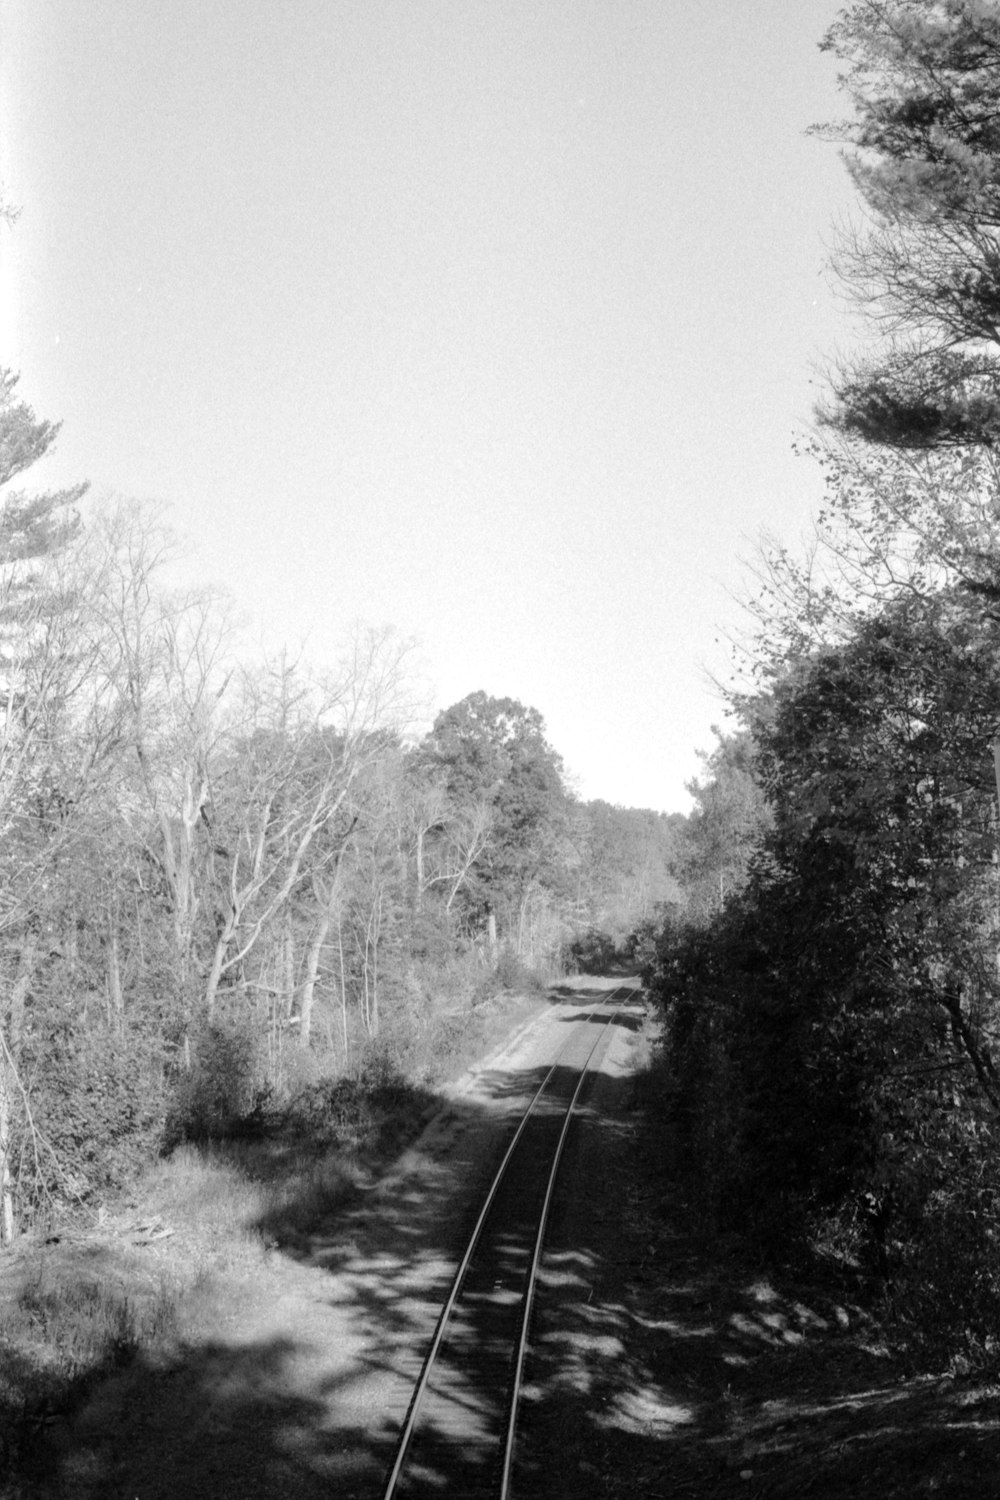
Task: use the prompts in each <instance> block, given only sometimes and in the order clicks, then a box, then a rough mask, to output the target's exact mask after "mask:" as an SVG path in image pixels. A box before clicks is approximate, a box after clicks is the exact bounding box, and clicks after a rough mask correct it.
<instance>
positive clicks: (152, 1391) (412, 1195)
mask: <svg viewBox="0 0 1000 1500" xmlns="http://www.w3.org/2000/svg"><path fill="white" fill-rule="evenodd" d="M587 998H588V999H589V998H591V997H589V996H588V997H587ZM575 999H576V1002H577V1003H579V999H580V997H579V995H577V996H576V997H575ZM643 1045H644V1042H643V1038H642V1036H641V1035H640V1033H638V1032H637V1031H633V1030H632V1029H630V1028H629V1027H622V1029H621V1031H620V1033H619V1049H616V1053H615V1055H616V1056H617V1057H618V1059H619V1061H618V1065H617V1066H613V1067H611V1068H609V1069H608V1071H607V1072H606V1073H605V1074H603V1075H602V1076H601V1078H600V1079H599V1080H598V1082H597V1083H596V1085H595V1086H594V1087H593V1088H592V1089H591V1090H590V1091H589V1092H588V1094H587V1096H586V1098H585V1103H584V1109H583V1112H582V1118H581V1120H580V1122H579V1124H580V1128H579V1129H578V1130H574V1131H573V1132H572V1133H571V1136H570V1140H569V1144H568V1146H567V1151H566V1156H565V1160H564V1175H563V1182H564V1187H563V1188H562V1189H561V1190H560V1191H559V1193H558V1194H557V1199H556V1202H555V1204H554V1207H553V1213H552V1218H551V1221H550V1233H549V1247H550V1248H549V1253H548V1255H547V1256H546V1260H545V1265H544V1270H543V1282H542V1286H541V1289H540V1292H539V1298H538V1303H537V1308H536V1315H535V1319H534V1324H533V1330H532V1350H531V1353H530V1356H529V1363H528V1369H527V1372H526V1373H527V1377H528V1387H527V1389H526V1392H525V1397H524V1401H523V1404H522V1421H521V1433H522V1436H521V1440H520V1442H519V1448H518V1456H517V1461H516V1467H515V1475H514V1478H515V1483H514V1491H513V1492H514V1495H515V1496H517V1497H519V1500H542V1497H545V1500H562V1497H567V1500H568V1497H570V1496H572V1497H573V1500H579V1497H590V1496H610V1497H614V1500H624V1497H625V1496H626V1495H627V1496H628V1497H629V1500H641V1497H645V1496H656V1497H660V1496H665V1495H671V1496H679V1497H698V1500H728V1497H730V1496H732V1497H736V1496H740V1497H751V1500H753V1497H764V1496H771V1497H782V1500H785V1497H787V1500H792V1497H795V1500H798V1497H800V1496H809V1497H810V1500H813V1497H821V1500H834V1497H836V1500H848V1497H850V1500H855V1497H859V1496H861V1497H864V1496H869V1495H878V1496H879V1497H880V1500H903V1497H907V1500H909V1497H912V1496H923V1495H928V1496H930V1495H934V1496H936V1497H937V1496H942V1495H947V1496H955V1497H959V1496H961V1497H968V1500H973V1497H975V1500H981V1497H988V1496H990V1495H993V1494H996V1493H998V1483H997V1479H996V1476H997V1474H998V1473H1000V1413H998V1403H997V1393H996V1391H995V1390H988V1389H985V1388H983V1387H982V1386H980V1385H974V1384H973V1383H971V1382H970V1381H962V1380H947V1379H941V1378H935V1379H928V1378H923V1379H918V1378H907V1377H906V1373H905V1371H904V1370H903V1369H902V1368H901V1367H900V1365H899V1363H898V1362H896V1361H894V1360H893V1359H892V1358H890V1357H889V1356H888V1354H887V1353H886V1351H885V1348H884V1347H883V1346H882V1345H881V1344H880V1342H879V1337H878V1331H877V1330H876V1329H875V1328H874V1327H873V1326H872V1325H871V1324H870V1323H869V1322H868V1321H867V1320H866V1319H865V1318H864V1316H863V1315H862V1314H861V1313H860V1312H859V1311H858V1309H856V1308H855V1307H854V1306H852V1305H850V1304H849V1303H843V1304H842V1303H841V1302H839V1301H838V1300H837V1298H836V1296H835V1295H834V1294H832V1293H821V1292H818V1291H816V1289H815V1288H802V1287H789V1286H787V1285H783V1284H778V1283H777V1282H775V1281H774V1280H773V1279H769V1278H768V1277H767V1276H766V1275H765V1274H764V1273H763V1272H761V1271H760V1270H756V1271H750V1270H746V1269H744V1268H740V1267H734V1266H733V1264H732V1263H731V1262H728V1263H727V1262H725V1261H723V1259H722V1258H721V1257H715V1258H713V1257H711V1256H706V1253H705V1250H704V1247H702V1246H699V1245H698V1244H697V1243H696V1242H695V1240H694V1238H693V1237H692V1236H691V1235H690V1234H688V1232H687V1229H686V1225H685V1222H684V1215H683V1209H682V1207H681V1206H679V1205H678V1204H676V1203H675V1202H674V1201H673V1198H672V1194H671V1188H670V1184H669V1181H668V1180H667V1179H666V1177H665V1175H664V1170H665V1169H664V1167H663V1159H664V1158H663V1153H662V1151H661V1150H660V1148H659V1146H658V1144H657V1141H656V1138H655V1136H653V1135H651V1134H650V1133H648V1132H647V1131H645V1130H644V1129H643V1128H641V1122H642V1120H643V1111H642V1108H641V1106H642V1104H643V1098H644V1096H643V1095H642V1092H641V1090H639V1089H637V1085H636V1081H635V1078H634V1077H633V1076H632V1069H631V1067H630V1064H629V1058H630V1057H632V1056H634V1057H636V1058H638V1056H639V1054H640V1052H641V1050H642V1047H643ZM542 1072H543V1069H542V1067H541V1066H538V1067H535V1066H526V1067H519V1068H518V1067H511V1068H509V1069H505V1068H503V1067H502V1066H500V1065H498V1066H496V1067H495V1068H493V1069H490V1070H489V1071H488V1072H487V1073H485V1074H483V1075H482V1077H481V1079H480V1088H479V1090H478V1091H477V1093H476V1095H475V1096H474V1097H473V1096H471V1095H470V1096H457V1097H454V1098H452V1099H451V1100H450V1101H449V1102H448V1103H447V1105H446V1107H445V1108H444V1110H443V1112H442V1113H441V1114H439V1116H438V1117H437V1118H436V1119H435V1121H434V1122H433V1123H432V1125H431V1126H430V1127H429V1129H428V1131H427V1132H426V1133H425V1135H424V1136H423V1137H422V1138H421V1140H420V1142H418V1144H417V1146H416V1147H415V1148H414V1149H412V1150H411V1151H409V1152H408V1153H406V1155H405V1156H404V1157H403V1158H402V1159H401V1161H400V1163H399V1164H398V1166H397V1168H396V1169H394V1170H393V1171H392V1172H390V1173H389V1174H388V1176H386V1177H385V1178H383V1179H382V1180H381V1181H380V1182H379V1183H377V1184H375V1185H373V1186H371V1187H370V1188H367V1189H363V1190H360V1191H359V1192H358V1194H357V1195H356V1197H355V1199H354V1200H353V1201H352V1202H350V1203H348V1204H347V1205H346V1206H345V1205H342V1206H341V1207H340V1208H339V1209H338V1211H337V1213H336V1215H335V1216H332V1217H331V1219H330V1221H329V1222H328V1223H320V1224H317V1225H316V1226H315V1228H314V1229H313V1231H312V1232H311V1233H310V1234H308V1235H306V1236H303V1235H302V1234H301V1233H299V1234H298V1235H297V1236H294V1237H293V1236H292V1235H291V1233H290V1234H289V1236H288V1239H287V1243H285V1242H283V1239H282V1233H281V1225H280V1223H279V1224H276V1225H275V1224H272V1225H270V1226H269V1228H270V1231H271V1232H272V1233H273V1236H274V1239H275V1242H276V1248H275V1249H274V1250H272V1251H271V1252H270V1257H269V1258H270V1261H271V1269H272V1279H271V1281H270V1283H269V1286H268V1289H267V1292H266V1295H260V1294H258V1295H257V1297H256V1300H251V1301H250V1302H248V1300H247V1298H246V1297H242V1298H240V1297H234V1300H233V1303H232V1307H231V1309H230V1310H229V1312H228V1313H227V1315H226V1316H220V1315H215V1316H214V1317H213V1319H212V1320H211V1322H210V1323H209V1322H206V1325H205V1327H204V1328H202V1329H201V1330H200V1331H199V1330H197V1329H194V1330H192V1329H187V1330H186V1331H185V1335H184V1337H183V1339H181V1340H179V1341H177V1343H176V1345H175V1346H174V1347H173V1348H172V1349H170V1350H168V1351H167V1352H166V1353H165V1354H164V1355H163V1356H162V1357H160V1358H158V1359H156V1360H150V1359H147V1360H139V1361H137V1362H136V1363H134V1364H133V1365H132V1366H131V1367H130V1368H129V1369H128V1370H127V1371H124V1372H123V1373H122V1374H121V1375H120V1376H119V1377H117V1378H116V1379H113V1380H111V1381H109V1382H107V1383H105V1384H104V1385H103V1386H102V1387H101V1388H100V1390H99V1391H98V1392H97V1393H96V1394H95V1395H94V1397H93V1398H92V1399H91V1400H90V1402H89V1403H88V1404H87V1405H86V1406H85V1407H84V1408H83V1409H82V1411H81V1412H80V1414H79V1415H78V1417H77V1419H76V1421H75V1423H74V1424H73V1425H72V1427H70V1428H67V1429H66V1430H65V1431H59V1432H56V1433H53V1434H51V1435H49V1437H48V1438H47V1440H46V1446H45V1448H44V1450H43V1449H42V1448H40V1450H39V1455H38V1465H37V1476H36V1483H35V1487H34V1488H31V1487H30V1484H26V1486H25V1487H24V1488H20V1489H18V1490H14V1489H6V1490H5V1489H4V1488H3V1483H2V1479H0V1494H3V1495H4V1496H5V1500H6V1497H7V1496H10V1497H11V1500H21V1497H22V1496H23V1497H28V1496H29V1495H30V1496H31V1497H32V1500H35V1497H36V1496H41V1495H45V1496H47V1497H48V1496H51V1497H57V1500H58V1497H64V1500H76V1497H80V1500H97V1497H98V1496H100V1497H108V1500H126V1497H128V1500H134V1497H141V1500H167V1497H171V1500H173V1497H176V1496H180V1495H184V1496H186V1497H193V1500H203V1497H204V1500H207V1497H209V1496H211V1497H212V1500H229V1497H236V1496H239V1497H241V1500H244V1497H246V1500H256V1497H260V1500H264V1497H267V1500H271V1497H278V1496H296V1497H302V1500H312V1497H319V1496H323V1497H324V1500H328V1497H329V1496H330V1495H334V1494H335V1495H336V1496H337V1497H338V1500H352V1497H353V1500H369V1497H372V1500H376V1497H379V1496H380V1495H381V1494H382V1488H383V1484H384V1477H385V1474H386V1471H387V1469H388V1467H389V1465H390V1463H391V1460H392V1455H393V1452H394V1447H395V1441H396V1434H397V1433H398V1431H399V1428H400V1425H401V1423H402V1421H403V1418H404V1415H405V1411H406V1406H407V1403H408V1401H409V1396H410V1392H411V1390H412V1384H413V1381H414V1380H415V1378H416V1375H417V1373H418V1370H419V1367H420V1363H421V1360H422V1357H423V1353H424V1351H425V1350H426V1347H427V1345H428V1342H429V1340H430V1337H431V1334H432V1331H433V1326H434V1321H435V1318H436V1315H437V1309H438V1306H439V1304H440V1300H441V1299H442V1298H443V1296H444V1295H445V1293H446V1291H447V1288H448V1286H449V1284H450V1279H451V1275H452V1272H453V1268H454V1263H455V1257H456V1253H457V1251H458V1249H459V1247H460V1246H461V1245H462V1244H463V1243H464V1237H465V1236H466V1235H467V1234H468V1232H469V1230H470V1229H471V1226H472V1223H473V1222H474V1219H475V1216H476V1213H477V1211H478V1205H479V1195H480V1191H481V1190H482V1189H483V1188H484V1187H485V1185H486V1183H487V1181H488V1179H489V1177H490V1175H491V1170H492V1168H493V1166H494V1165H495V1164H496V1161H497V1159H498V1156H499V1154H500V1153H501V1152H502V1149H503V1146H504V1144H505V1141H506V1140H507V1139H508V1138H509V1134H510V1130H511V1129H512V1122H513V1119H514V1117H515V1113H516V1109H515V1107H516V1105H517V1103H518V1102H519V1101H520V1100H521V1099H522V1098H524V1097H525V1096H526V1095H528V1094H529V1093H530V1090H531V1088H532V1085H533V1084H537V1082H538V1081H540V1078H541V1076H542ZM297 1207H298V1206H297V1205H295V1204H291V1205H289V1223H290V1225H291V1224H292V1223H295V1224H298V1223H300V1222H301V1221H300V1219H299V1218H298V1217H297V1212H296V1210H297ZM500 1394H501V1393H500V1392H499V1391H498V1393H497V1399H498V1402H499V1400H500ZM449 1441H450V1439H449V1436H448V1434H447V1432H445V1433H443V1434H442V1443H443V1449H441V1445H439V1452H438V1454H437V1456H436V1459H435V1462H437V1461H438V1460H439V1459H441V1461H442V1463H443V1462H444V1461H445V1460H446V1459H447V1444H448V1442H449ZM455 1442H456V1444H457V1443H458V1442H459V1439H458V1438H457V1437H456V1439H455ZM442 1453H443V1458H442ZM441 1493H442V1494H445V1493H449V1491H448V1490H447V1489H446V1488H442V1489H441Z"/></svg>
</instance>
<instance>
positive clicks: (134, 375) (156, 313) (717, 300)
mask: <svg viewBox="0 0 1000 1500" xmlns="http://www.w3.org/2000/svg"><path fill="white" fill-rule="evenodd" d="M836 9H837V5H836V0H714V3H713V0H704V3H698V0H98V3H86V0H0V67H2V77H0V84H2V109H3V134H2V161H0V168H2V174H0V175H2V178H3V180H4V182H5V184H6V186H7V189H8V192H9V194H10V196H11V197H12V198H13V200H14V201H15V202H17V203H19V204H20V205H21V206H22V215H21V219H20V221H19V223H18V225H17V227H16V228H15V229H14V230H13V232H5V233H4V236H3V238H4V242H5V244H4V257H5V275H6V290H7V293H8V306H7V310H6V330H5V335H4V339H3V347H2V348H0V361H2V362H3V363H4V364H7V365H11V366H13V367H14V368H17V369H19V370H20V371H21V393H22V395H23V396H24V398H25V399H27V400H28V401H30V403H31V404H32V406H34V408H35V410H36V412H37V413H38V415H39V416H44V417H47V418H50V419H53V420H56V419H61V420H62V422H63V430H62V433H61V436H60V439H59V444H58V449H57V452H56V454H55V456H54V457H52V458H49V459H46V460H45V461H44V463H43V464H40V465H38V466H37V468H36V469H35V470H33V471H32V474H31V476H30V478H31V479H32V480H33V481H37V482H38V483H44V484H46V485H55V484H59V483H63V482H69V481H72V480H76V479H78V478H89V479H90V480H91V481H92V483H93V484H94V486H95V489H98V490H100V489H111V490H113V491H116V492H118V493H121V494H124V495H128V496H133V497H137V498H155V499H160V500H164V501H166V502H168V504H169V505H170V507H171V518H172V522H173V524H174V525H175V526H176V528H177V529H178V530H180V531H181V532H182V533H184V534H186V535H187V536H189V537H190V538H191V540H192V544H193V552H192V556H191V560H190V562H189V563H188V565H187V566H188V568H189V572H190V574H191V576H192V577H197V578H200V579H204V580H211V581H216V582H219V583H222V584H224V585H225V586H227V587H228V588H229V589H230V591H231V592H232V593H233V594H234V595H235V596H236V598H237V600H238V601H239V603H240V605H241V606H242V607H243V608H245V609H246V610H248V611H250V612H252V614H253V615H254V616H255V617H256V618H258V619H259V620H260V622H261V625H262V628H263V630H264V632H265V633H266V635H267V636H269V638H270V639H271V641H272V642H274V643H278V642H280V641H282V640H285V641H288V642H297V641H300V640H301V639H302V637H303V636H305V635H308V637H309V653H310V655H311V656H313V657H316V658H320V659H322V658H323V657H329V658H332V657H333V656H334V654H335V651H336V646H337V643H338V641H339V640H340V639H341V638H342V637H343V635H344V633H345V630H346V629H347V628H348V626H349V624H350V622H352V621H354V620H356V619H359V618H360V619H364V620H366V621H370V622H372V623H374V624H378V625H381V624H384V623H391V624H393V625H395V626H396V627H398V629H399V630H400V632H401V633H402V634H404V635H412V636H415V637H416V638H417V639H418V641H419V643H420V646H421V648H422V655H423V657H424V659H425V661H426V663H427V665H428V669H429V673H430V677H431V679H432V683H433V692H434V706H435V707H436V708H442V707H446V706H447V705H448V704H450V703H453V702H455V701H457V700H458V699H459V698H462V697H464V696H465V695H466V694H467V693H469V692H472V691H474V690H476V689H479V688H481V689H483V690H485V691H486V692H488V693H492V694H496V695H497V696H508V695H509V696H511V697H515V698H519V699H521V701H522V702H524V703H526V704H531V705H532V706H534V707H536V708H538V709H539V710H540V711H541V713H542V714H543V715H544V717H545V719H546V722H547V726H548V734H549V738H550V740H551V741H552V743H553V744H554V745H555V747H556V748H557V749H558V750H559V751H560V752H561V753H562V755H563V757H564V758H565V761H566V763H567V767H568V769H569V770H570V772H571V773H573V774H574V775H575V778H576V781H577V784H578V788H579V790H580V792H581V794H582V795H584V796H586V797H604V798H606V799H607V800H609V801H612V802H621V803H624V804H626V805H638V806H650V807H656V808H663V809H667V810H670V809H685V808H686V807H687V806H688V799H687V797H686V795H685V792H684V782H685V780H686V779H688V778H689V777H691V776H692V775H694V774H696V773H697V770H698V761H697V759H696V756H695V748H696V747H701V748H703V749H704V748H709V747H710V745H711V743H712V737H711V734H710V730H709V726H710V725H711V724H712V723H713V722H721V721H722V717H723V707H722V705H721V703H720V701H719V700H718V698H717V697H716V696H715V694H714V693H713V690H712V689H711V687H710V686H709V684H708V682H707V680H706V669H708V670H713V671H716V672H723V673H724V672H725V670H726V665H727V661H728V648H727V647H726V645H725V643H724V642H720V640H719V636H720V629H719V627H720V626H721V627H723V628H725V627H726V626H727V625H731V624H732V623H733V622H734V621H735V619H736V617H737V611H736V609H735V607H734V605H733V604H732V602H731V600H730V598H729V593H730V592H731V591H733V590H737V591H738V590H739V589H740V587H741V586H742V585H741V568H740V564H739V560H738V559H739V556H740V555H741V554H743V555H745V554H746V553H747V551H748V545H747V543H746V541H745V539H746V538H747V537H750V538H753V537H755V536H756V535H757V533H758V532H759V531H760V529H761V527H762V526H767V527H769V528H771V529H774V530H777V531H778V532H779V533H781V534H782V535H783V536H785V537H786V539H788V540H792V541H794V540H795V538H796V537H798V536H799V535H800V534H801V532H802V531H803V530H804V529H805V527H806V526H807V523H808V519H809V516H810V514H811V512H812V510H813V508H814V505H815V501H816V499H817V497H818V494H819V478H818V475H817V474H816V473H814V472H813V470H812V468H811V467H810V465H809V464H808V463H807V462H804V461H803V460H801V459H795V458H794V457H793V456H792V453H791V443H792V440H793V437H794V435H795V433H796V432H797V431H800V430H801V429H802V428H803V427H804V426H806V425H807V424H808V423H809V421H810V419H811V412H812V408H813V404H814V402H815V399H816V396H817V388H816V387H815V385H814V384H812V383H811V382H812V381H813V380H814V378H815V374H814V371H815V366H816V364H817V362H818V361H820V360H821V359H822V358H823V357H824V356H825V355H829V354H830V353H831V352H832V351H833V349H834V347H835V346H836V344H837V343H838V341H839V340H842V338H843V334H844V332H845V327H844V314H843V311H842V309H841V308H840V307H839V306H838V304H837V303H836V301H835V298H834V296H833V293H832V292H831V290H830V288H829V286H828V284H827V282H826V281H825V280H824V277H823V263H824V256H825V251H824V243H825V242H826V241H827V240H828V238H829V226H830V224H831V222H832V220H833V219H834V218H835V217H836V216H837V215H838V213H840V212H842V211H843V207H844V205H845V204H848V203H849V202H850V196H851V195H850V188H849V184H848V182H847V179H846V174H845V172H844V169H843V167H842V165H841V164H840V162H839V159H838V156H837V153H836V151H835V149H834V148H832V147H830V146H827V145H823V144H822V143H820V142H818V141H816V140H810V139H807V138H806V136H805V130H806V127H807V126H808V125H809V124H810V123H812V122H813V121H816V120H822V119H829V118H831V117H834V116H838V115H840V114H843V113H844V112H845V111H844V107H843V104H842V102H841V101H840V100H839V99H838V97H837V96H836V94H835V90H834V87H833V83H834V71H835V70H834V66H833V64H832V62H831V60H830V59H829V58H827V57H825V56H823V55H821V54H820V53H819V51H818V50H817V43H818V42H819V40H820V38H821V36H822V34H823V32H824V30H825V29H826V27H827V26H828V25H829V23H830V22H831V21H832V20H833V18H834V15H835V13H836Z"/></svg>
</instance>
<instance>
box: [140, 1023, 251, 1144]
mask: <svg viewBox="0 0 1000 1500" xmlns="http://www.w3.org/2000/svg"><path fill="white" fill-rule="evenodd" d="M191 1053H192V1063H191V1069H190V1072H188V1073H185V1074H182V1075H181V1076H180V1077H179V1078H178V1079H177V1081H176V1083H175V1086H174V1093H173V1098H172V1101H171V1108H170V1112H169V1116H168V1120H167V1125H166V1130H165V1145H166V1146H167V1148H168V1149H169V1148H171V1147H173V1146H176V1145H178V1144H179V1143H180V1142H181V1141H185V1140H188V1141H208V1140H222V1139H224V1138H226V1137H227V1136H234V1135H245V1134H248V1133H249V1134H253V1133H258V1132H259V1131H260V1130H261V1129H263V1128H265V1126H266V1121H267V1117H268V1115H269V1113H270V1112H271V1110H272V1104H273V1101H272V1096H271V1090H270V1087H269V1085H268V1082H267V1076H266V1057H265V1055H264V1040H263V1038H262V1036H261V1033H260V1031H259V1029H258V1028H257V1027H256V1026H255V1025H254V1023H253V1019H252V1018H251V1017H246V1016H243V1015H240V1014H236V1015H231V1016H227V1015H225V1014H223V1015H222V1016H220V1017H218V1018H217V1019H215V1020H213V1021H209V1022H206V1023H205V1024H204V1026H203V1027H202V1028H201V1030H200V1031H198V1032H197V1034H196V1035H195V1036H194V1038H193V1040H192V1044H191Z"/></svg>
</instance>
